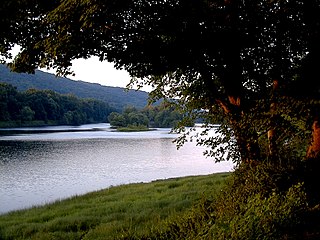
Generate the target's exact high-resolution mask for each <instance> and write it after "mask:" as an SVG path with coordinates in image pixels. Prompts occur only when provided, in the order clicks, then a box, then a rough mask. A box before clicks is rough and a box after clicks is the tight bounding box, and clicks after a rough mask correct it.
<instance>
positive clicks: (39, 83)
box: [0, 64, 148, 111]
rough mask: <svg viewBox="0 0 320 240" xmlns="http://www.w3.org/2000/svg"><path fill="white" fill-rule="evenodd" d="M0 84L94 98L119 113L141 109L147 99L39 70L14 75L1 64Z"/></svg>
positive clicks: (133, 91)
mask: <svg viewBox="0 0 320 240" xmlns="http://www.w3.org/2000/svg"><path fill="white" fill-rule="evenodd" d="M0 82H6V83H9V84H11V85H13V86H15V87H17V89H18V90H19V91H25V90H27V89H30V88H35V89H41V90H44V89H49V90H53V91H55V92H58V93H61V94H69V93H70V94H74V95H76V96H77V97H80V98H94V99H98V100H101V101H103V102H106V103H108V104H109V105H110V106H112V107H114V108H115V109H117V110H119V111H121V110H122V109H123V107H124V106H127V105H131V106H134V107H136V108H143V107H145V106H146V104H147V99H148V93H147V92H143V91H135V90H129V91H125V89H124V88H120V87H109V86H102V85H100V84H97V83H88V82H83V81H74V80H71V79H69V78H63V77H56V76H55V75H54V74H51V73H46V72H43V71H40V70H36V72H35V74H26V73H15V72H11V71H10V69H9V68H7V67H6V66H5V65H2V64H0Z"/></svg>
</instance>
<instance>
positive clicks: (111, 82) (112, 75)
mask: <svg viewBox="0 0 320 240" xmlns="http://www.w3.org/2000/svg"><path fill="white" fill-rule="evenodd" d="M41 70H42V71H47V72H50V73H54V71H52V70H46V69H41ZM71 70H72V71H74V73H75V76H71V75H69V76H67V78H70V79H72V80H81V81H85V82H91V83H99V84H101V85H105V86H114V87H126V85H127V84H128V83H129V81H130V76H129V73H128V72H127V71H125V70H117V69H115V68H114V66H113V63H109V62H100V61H99V60H98V57H91V58H89V59H77V60H74V61H72V68H71Z"/></svg>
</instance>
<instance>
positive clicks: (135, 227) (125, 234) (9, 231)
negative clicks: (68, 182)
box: [0, 173, 229, 240]
mask: <svg viewBox="0 0 320 240" xmlns="http://www.w3.org/2000/svg"><path fill="white" fill-rule="evenodd" d="M228 176H229V174H228V173H219V174H212V175H206V176H193V177H184V178H174V179H167V180H159V181H154V182H151V183H138V184H128V185H122V186H117V187H111V188H108V189H105V190H101V191H97V192H92V193H88V194H86V195H83V196H75V197H72V198H70V199H66V200H63V201H58V202H56V203H53V204H48V205H45V206H41V207H34V208H31V209H26V210H21V211H15V212H11V213H8V214H5V215H2V216H0V239H1V240H7V239H44V240H45V239H95V240H98V239H130V238H131V239H132V238H134V237H136V236H142V235H148V233H150V232H152V231H153V230H154V229H159V228H161V226H162V225H163V224H164V223H165V222H166V220H168V219H169V218H175V217H177V216H179V215H181V214H183V213H185V212H187V211H188V210H190V209H191V207H192V206H193V205H194V204H195V203H196V202H197V201H199V200H200V199H201V198H202V196H203V195H205V196H211V195H215V194H216V193H218V192H219V191H220V190H221V188H222V187H223V186H224V183H225V180H226V179H227V177H228Z"/></svg>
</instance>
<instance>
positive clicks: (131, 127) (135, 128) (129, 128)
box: [117, 125, 154, 132]
mask: <svg viewBox="0 0 320 240" xmlns="http://www.w3.org/2000/svg"><path fill="white" fill-rule="evenodd" d="M117 131H119V132H144V131H154V129H152V128H148V127H147V126H143V125H139V126H136V125H129V126H127V127H118V128H117Z"/></svg>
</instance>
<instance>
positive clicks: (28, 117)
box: [20, 106, 35, 121]
mask: <svg viewBox="0 0 320 240" xmlns="http://www.w3.org/2000/svg"><path fill="white" fill-rule="evenodd" d="M20 114H21V120H22V121H32V120H33V118H34V115H35V112H34V111H33V110H32V109H31V108H30V107H29V106H25V107H23V108H22V109H21V113H20Z"/></svg>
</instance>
